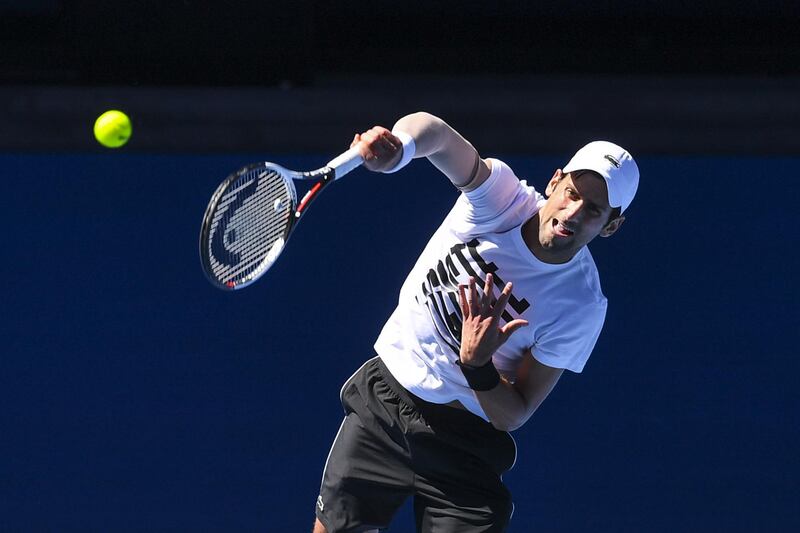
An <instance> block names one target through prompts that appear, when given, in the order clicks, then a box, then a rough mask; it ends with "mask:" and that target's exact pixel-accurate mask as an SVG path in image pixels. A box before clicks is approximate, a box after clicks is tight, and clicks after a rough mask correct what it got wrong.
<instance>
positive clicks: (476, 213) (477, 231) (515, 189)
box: [449, 159, 543, 238]
mask: <svg viewBox="0 0 800 533" xmlns="http://www.w3.org/2000/svg"><path fill="white" fill-rule="evenodd" d="M489 161H490V162H491V165H492V171H491V173H490V174H489V177H488V178H487V179H486V181H485V182H483V183H482V184H481V185H480V186H479V187H478V188H476V189H474V190H472V191H469V192H465V193H462V194H461V196H459V198H458V200H457V201H456V204H455V206H454V207H453V210H452V211H451V212H450V215H449V218H450V224H451V228H452V229H453V231H455V232H456V234H458V235H460V236H462V237H464V238H468V237H473V236H477V235H481V234H485V233H500V232H503V231H507V230H509V229H511V228H513V227H515V226H518V225H519V224H522V223H523V222H525V221H526V220H527V219H528V218H530V217H531V216H533V214H534V213H536V211H537V210H538V206H537V202H538V201H539V200H540V199H542V198H543V197H542V195H540V194H539V193H538V192H536V190H535V189H534V188H533V187H531V186H529V185H528V184H527V183H526V182H525V181H520V180H519V178H517V176H516V175H515V174H514V171H513V170H511V168H510V167H509V166H508V165H506V164H505V163H504V162H502V161H500V160H499V159H490V160H489Z"/></svg>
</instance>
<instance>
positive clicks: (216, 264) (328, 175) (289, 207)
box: [200, 148, 364, 290]
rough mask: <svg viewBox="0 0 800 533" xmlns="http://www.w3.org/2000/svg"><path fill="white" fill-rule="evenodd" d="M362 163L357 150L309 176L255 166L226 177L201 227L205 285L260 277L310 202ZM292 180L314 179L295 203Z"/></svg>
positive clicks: (239, 284)
mask: <svg viewBox="0 0 800 533" xmlns="http://www.w3.org/2000/svg"><path fill="white" fill-rule="evenodd" d="M363 162H364V160H363V159H362V158H361V155H360V154H359V153H358V150H357V148H351V149H350V150H348V151H346V152H345V153H343V154H341V155H340V156H338V157H336V158H334V159H332V160H331V161H330V162H329V163H328V164H327V165H325V166H324V167H322V168H319V169H317V170H312V171H310V172H295V171H293V170H288V169H285V168H283V167H282V166H280V165H276V164H274V163H255V164H253V165H248V166H246V167H244V168H242V169H240V170H238V171H236V172H234V173H233V174H231V175H230V176H228V177H227V178H226V179H225V181H223V182H222V183H221V184H220V186H219V187H217V190H216V192H214V195H213V196H212V197H211V201H210V202H209V203H208V207H207V208H206V213H205V215H204V216H203V225H202V227H201V229H200V260H201V262H202V264H203V271H204V272H205V274H206V276H207V277H208V279H209V281H211V283H212V284H214V285H215V286H216V287H219V288H220V289H223V290H236V289H243V288H244V287H247V286H248V285H250V284H251V283H253V282H254V281H256V280H257V279H258V278H260V277H261V276H262V275H263V274H264V273H265V272H266V271H267V270H269V267H271V266H272V265H273V263H275V260H276V259H278V256H279V255H280V253H281V251H283V248H284V246H286V241H288V240H289V235H290V234H291V232H292V230H293V229H294V227H295V225H296V224H297V221H298V220H299V219H300V217H301V216H302V215H303V213H305V212H306V210H307V209H308V206H309V205H310V204H311V202H312V200H314V198H316V197H317V196H319V193H320V192H321V191H322V189H324V188H325V186H326V185H328V184H329V183H331V182H332V181H335V180H337V179H339V178H341V177H342V176H344V175H345V174H347V173H348V172H350V171H351V170H353V169H355V168H358V167H359V166H360V165H361V164H362V163H363ZM294 180H317V182H316V183H315V184H314V186H313V187H311V189H309V191H308V192H307V193H306V194H305V196H303V198H302V199H301V200H300V202H299V203H298V201H297V191H296V190H295V188H294V183H293V181H294Z"/></svg>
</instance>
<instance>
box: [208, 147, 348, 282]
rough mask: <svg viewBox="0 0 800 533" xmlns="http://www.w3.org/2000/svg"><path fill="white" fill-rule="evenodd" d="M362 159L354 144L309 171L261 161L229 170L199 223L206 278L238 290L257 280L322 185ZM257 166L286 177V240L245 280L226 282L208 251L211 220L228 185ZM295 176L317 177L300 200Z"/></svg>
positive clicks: (281, 248) (300, 177) (287, 239)
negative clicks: (287, 213) (289, 210)
mask: <svg viewBox="0 0 800 533" xmlns="http://www.w3.org/2000/svg"><path fill="white" fill-rule="evenodd" d="M362 163H363V159H362V158H361V156H360V155H359V153H358V151H357V149H355V148H351V149H350V150H348V151H347V152H344V153H343V154H341V155H339V156H338V157H336V158H334V159H332V160H331V161H330V162H329V163H328V164H327V165H325V166H324V167H322V168H319V169H316V170H312V171H308V172H297V171H294V170H289V169H287V168H284V167H282V166H280V165H277V164H275V163H270V162H262V163H254V164H251V165H247V166H245V167H242V168H240V169H239V170H237V171H236V172H234V173H232V174H230V175H229V176H228V177H227V178H226V179H225V180H223V181H222V183H220V185H219V186H218V187H217V190H216V191H215V192H214V194H213V195H212V196H211V199H210V200H209V203H208V207H207V208H206V212H205V214H204V215H203V221H202V224H201V226H200V239H199V247H200V262H201V264H202V267H203V273H204V274H205V276H206V278H207V279H208V280H209V282H211V284H212V285H214V286H215V287H217V288H219V289H222V290H224V291H235V290H240V289H243V288H245V287H247V286H249V285H251V284H253V283H254V282H255V281H256V280H258V279H259V278H260V277H261V276H262V275H264V273H265V272H266V271H267V270H269V268H270V267H272V265H273V264H275V261H277V259H278V256H280V253H281V252H282V251H283V249H285V248H286V244H287V243H288V241H289V237H291V235H292V232H293V231H294V228H295V227H296V226H297V223H298V222H299V220H300V218H301V217H302V216H303V214H304V213H305V212H306V211H307V210H308V207H309V206H310V205H311V203H312V202H313V201H314V200H315V199H316V198H317V197H318V196H319V195H320V193H321V192H322V190H323V189H325V188H326V187H327V186H328V185H329V184H330V183H331V182H333V181H336V180H337V179H339V178H341V177H342V176H344V175H345V174H347V173H348V172H350V171H352V170H353V169H355V168H358V167H359V166H360V165H361V164H362ZM256 169H264V170H267V171H274V172H277V173H278V174H279V175H280V176H281V177H282V178H283V181H284V184H285V185H286V187H287V188H288V189H289V193H290V194H289V200H290V202H291V212H290V214H289V220H288V223H287V225H286V228H285V230H284V234H283V237H282V239H283V243H282V244H281V246H280V248H279V249H278V251H277V253H274V254H273V253H272V252H271V253H269V254H267V255H265V256H264V257H263V258H262V260H261V264H260V265H259V266H258V267H257V268H255V269H254V270H253V271H251V272H250V273H249V274H248V275H247V276H246V277H245V279H243V280H242V281H239V282H236V283H234V282H233V281H228V282H225V283H223V282H222V281H220V280H219V279H218V278H217V277H216V276H215V275H214V274H213V269H212V266H211V263H210V257H209V255H210V254H209V252H208V247H209V239H210V238H211V235H210V234H209V232H210V229H211V226H212V221H213V219H214V217H215V215H216V212H217V210H216V207H217V205H218V204H219V201H220V198H222V196H223V195H224V194H225V193H226V192H228V188H229V187H230V185H231V183H233V182H234V181H236V180H237V179H239V178H240V177H241V176H242V175H243V174H246V173H248V172H251V171H253V170H256ZM294 180H302V181H312V180H316V183H315V184H314V185H312V187H311V188H310V189H309V190H308V191H307V192H306V193H305V194H304V195H303V197H302V198H301V199H300V200H299V201H298V199H297V190H296V188H295V186H294ZM270 255H274V257H270Z"/></svg>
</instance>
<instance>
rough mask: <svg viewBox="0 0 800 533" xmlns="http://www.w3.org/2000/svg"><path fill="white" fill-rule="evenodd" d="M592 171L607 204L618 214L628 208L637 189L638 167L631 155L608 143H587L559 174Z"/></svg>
mask: <svg viewBox="0 0 800 533" xmlns="http://www.w3.org/2000/svg"><path fill="white" fill-rule="evenodd" d="M576 170H593V171H594V172H597V173H598V174H600V175H601V176H603V178H604V179H605V180H606V186H607V187H608V203H609V205H610V206H611V207H619V208H620V209H621V211H622V212H624V211H625V209H627V208H628V206H629V205H631V202H632V201H633V197H634V196H636V189H637V188H638V187H639V167H638V166H636V161H634V160H633V157H631V154H629V153H628V152H627V150H625V149H624V148H622V147H621V146H617V145H616V144H614V143H610V142H608V141H594V142H590V143H589V144H587V145H586V146H584V147H583V148H581V149H580V150H578V151H577V152H576V153H575V155H574V156H572V159H570V160H569V163H567V166H565V167H564V169H563V170H562V172H564V174H566V173H568V172H575V171H576Z"/></svg>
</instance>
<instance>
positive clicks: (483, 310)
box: [458, 274, 528, 367]
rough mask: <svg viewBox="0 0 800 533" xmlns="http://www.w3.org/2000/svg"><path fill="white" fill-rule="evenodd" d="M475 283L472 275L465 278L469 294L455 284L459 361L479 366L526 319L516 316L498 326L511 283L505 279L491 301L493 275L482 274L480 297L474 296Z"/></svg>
mask: <svg viewBox="0 0 800 533" xmlns="http://www.w3.org/2000/svg"><path fill="white" fill-rule="evenodd" d="M475 283H476V281H475V278H472V277H471V278H469V298H467V294H466V289H467V287H466V286H465V285H459V286H458V292H459V301H460V303H461V314H462V316H463V317H464V319H463V323H462V326H461V353H460V358H461V363H462V364H465V365H469V366H475V367H479V366H483V365H485V364H486V363H488V362H489V360H490V359H491V358H492V355H493V354H494V352H496V351H497V349H498V348H500V346H502V345H503V343H504V342H506V341H507V340H508V338H509V337H510V336H511V334H512V333H514V332H515V331H517V330H518V329H519V328H521V327H524V326H527V325H528V321H527V320H523V319H520V318H517V319H515V320H512V321H511V322H509V323H508V324H506V325H505V326H503V327H500V315H502V314H503V309H505V307H506V304H507V303H508V299H509V297H510V296H511V288H512V284H511V283H507V284H506V286H505V287H504V288H503V292H502V293H501V294H500V297H499V298H498V299H497V301H495V302H492V300H493V299H494V297H493V295H492V291H493V289H494V277H493V276H492V275H491V274H488V275H487V276H486V284H485V285H484V287H483V296H482V297H478V291H477V289H476V287H475Z"/></svg>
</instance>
